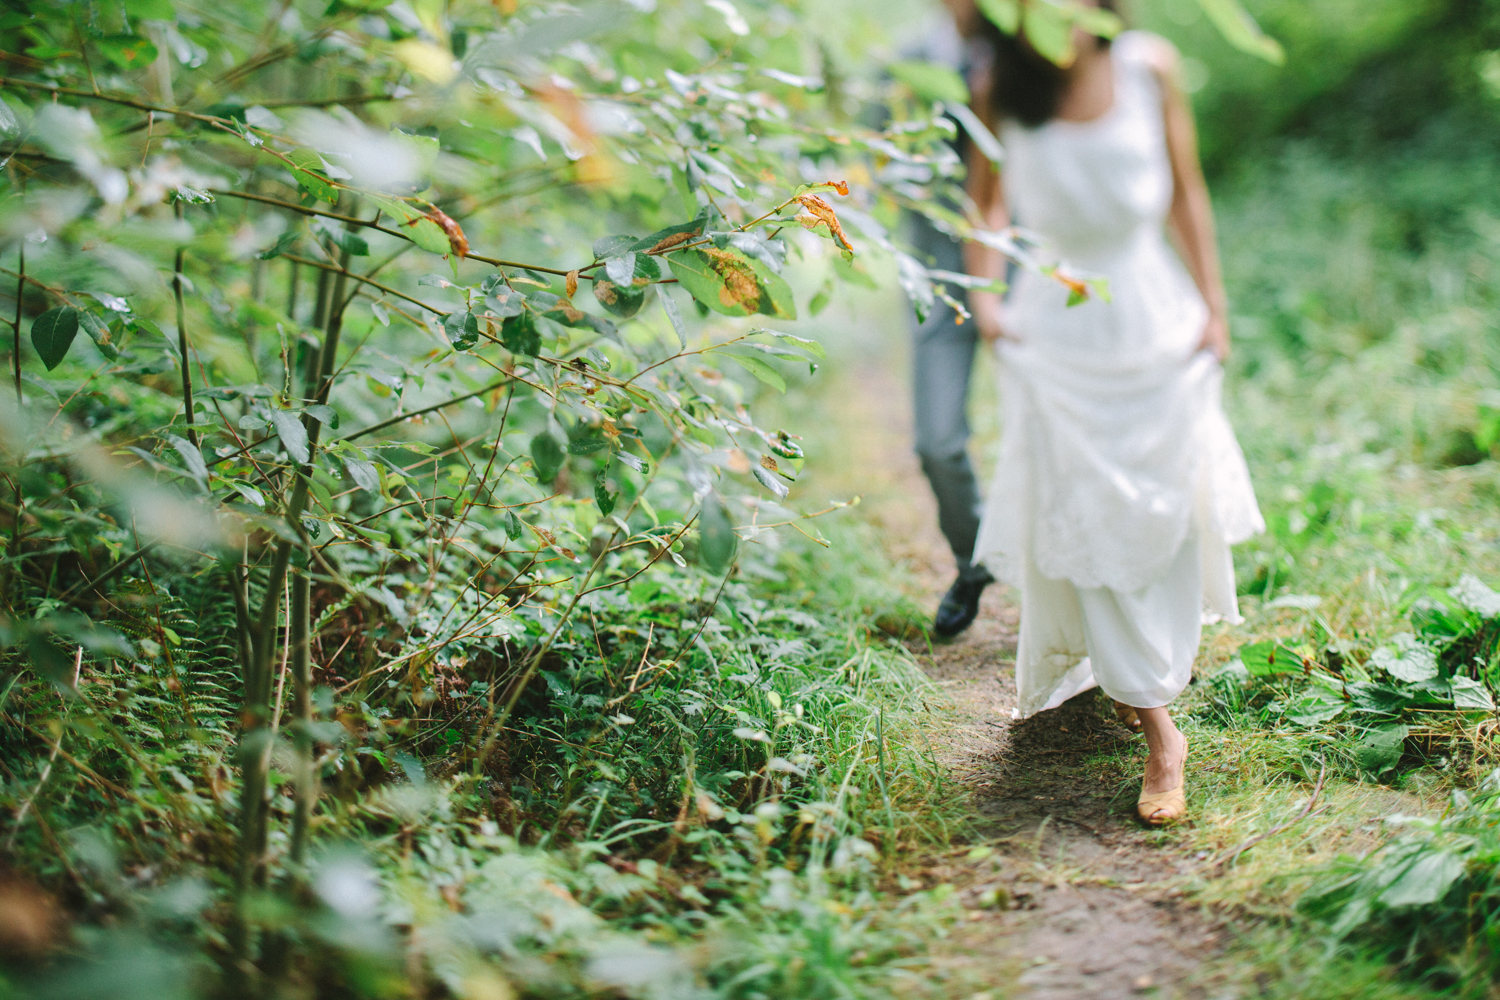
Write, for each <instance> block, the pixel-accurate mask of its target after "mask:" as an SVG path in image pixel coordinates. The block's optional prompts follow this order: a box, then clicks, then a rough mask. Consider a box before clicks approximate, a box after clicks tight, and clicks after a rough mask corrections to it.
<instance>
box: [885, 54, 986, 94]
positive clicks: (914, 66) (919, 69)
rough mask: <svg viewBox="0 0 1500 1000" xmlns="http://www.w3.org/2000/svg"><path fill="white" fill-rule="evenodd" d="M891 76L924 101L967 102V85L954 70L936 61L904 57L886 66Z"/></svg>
mask: <svg viewBox="0 0 1500 1000" xmlns="http://www.w3.org/2000/svg"><path fill="white" fill-rule="evenodd" d="M888 68H889V69H890V73H891V76H893V77H895V78H896V79H897V80H900V81H901V82H902V83H904V84H906V85H907V86H908V87H910V88H911V89H912V92H913V93H914V94H916V95H917V96H918V97H920V98H922V99H923V100H924V101H942V102H943V103H944V104H968V103H969V85H968V84H966V83H964V78H963V77H962V76H960V75H959V74H958V72H957V71H956V70H953V69H950V68H949V67H947V66H942V65H939V64H938V63H930V62H923V61H921V60H917V59H906V60H903V61H901V62H894V63H891V65H890V66H889V67H888Z"/></svg>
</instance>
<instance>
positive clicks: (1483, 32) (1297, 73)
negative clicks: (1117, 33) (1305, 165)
mask: <svg viewBox="0 0 1500 1000" xmlns="http://www.w3.org/2000/svg"><path fill="white" fill-rule="evenodd" d="M1139 7H1140V9H1139V10H1138V11H1137V13H1138V15H1139V20H1140V22H1141V23H1142V24H1143V25H1144V26H1148V27H1150V28H1152V29H1153V30H1156V31H1160V32H1161V33H1163V34H1165V35H1167V36H1168V37H1169V38H1171V39H1173V40H1174V41H1176V42H1177V43H1178V45H1179V46H1180V47H1181V48H1182V49H1183V50H1184V52H1186V53H1188V59H1187V64H1186V66H1185V67H1184V78H1185V84H1186V86H1187V88H1188V89H1189V90H1190V91H1191V92H1192V96H1193V103H1194V105H1195V107H1196V109H1197V111H1198V115H1199V120H1200V123H1201V131H1202V136H1201V141H1202V145H1203V155H1204V160H1205V162H1206V165H1207V166H1208V168H1209V170H1210V171H1211V172H1212V173H1216V174H1223V173H1231V174H1232V173H1234V172H1235V171H1238V170H1244V169H1246V168H1252V169H1253V167H1254V165H1255V164H1257V163H1258V162H1259V157H1261V156H1263V155H1265V154H1266V153H1268V152H1272V151H1274V150H1275V149H1277V148H1278V147H1279V146H1280V145H1281V144H1282V143H1283V142H1284V141H1285V139H1286V138H1288V137H1294V136H1300V137H1304V138H1305V137H1316V140H1317V142H1318V144H1319V146H1320V147H1321V148H1324V149H1329V150H1336V151H1339V152H1344V153H1348V152H1356V151H1363V152H1365V153H1369V152H1370V151H1371V149H1370V147H1372V146H1378V147H1394V148H1396V149H1399V150H1404V151H1405V152H1406V153H1407V154H1408V155H1410V156H1412V157H1413V158H1428V157H1431V156H1432V154H1433V153H1435V152H1437V150H1436V149H1434V148H1433V146H1432V145H1431V144H1432V143H1433V142H1434V140H1435V139H1436V140H1437V141H1438V142H1439V143H1440V144H1442V145H1447V146H1448V147H1450V148H1449V149H1448V150H1446V152H1447V154H1448V155H1452V153H1454V152H1458V151H1465V152H1470V153H1473V154H1476V155H1477V154H1481V153H1483V152H1489V153H1490V155H1493V150H1494V144H1495V138H1494V136H1495V132H1494V124H1495V119H1496V115H1497V112H1500V4H1497V3H1495V2H1494V0H1247V2H1246V3H1245V8H1246V9H1247V10H1248V11H1249V12H1250V13H1251V14H1253V15H1254V17H1255V19H1256V21H1258V22H1259V24H1260V25H1261V27H1262V28H1264V29H1265V31H1266V33H1267V34H1268V35H1269V36H1271V37H1272V38H1275V39H1276V40H1277V41H1278V42H1280V43H1281V45H1282V47H1283V48H1284V49H1285V52H1286V61H1285V63H1284V64H1281V65H1274V64H1269V63H1267V62H1266V61H1265V60H1262V59H1256V58H1253V57H1251V56H1250V55H1247V54H1246V53H1244V52H1239V51H1235V49H1234V47H1232V46H1230V45H1229V44H1227V43H1226V42H1225V41H1224V38H1223V36H1222V34H1221V32H1219V31H1218V30H1217V28H1216V26H1215V25H1214V24H1213V23H1211V20H1210V19H1209V18H1208V17H1206V16H1204V14H1203V12H1202V9H1201V8H1200V7H1199V6H1198V4H1196V3H1193V2H1191V0H1158V2H1149V3H1142V4H1140V5H1139ZM1445 158H1446V157H1445Z"/></svg>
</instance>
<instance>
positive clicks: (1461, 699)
mask: <svg viewBox="0 0 1500 1000" xmlns="http://www.w3.org/2000/svg"><path fill="white" fill-rule="evenodd" d="M1453 707H1454V708H1456V709H1458V710H1459V711H1460V712H1474V711H1480V712H1493V711H1494V710H1495V699H1494V698H1493V697H1491V696H1490V692H1489V689H1488V688H1486V687H1485V686H1484V685H1483V684H1481V683H1479V682H1478V681H1476V680H1473V679H1472V678H1469V677H1455V678H1453Z"/></svg>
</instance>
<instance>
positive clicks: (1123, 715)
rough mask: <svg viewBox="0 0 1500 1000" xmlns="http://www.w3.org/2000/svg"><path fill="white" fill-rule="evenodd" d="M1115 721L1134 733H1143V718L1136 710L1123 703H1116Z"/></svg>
mask: <svg viewBox="0 0 1500 1000" xmlns="http://www.w3.org/2000/svg"><path fill="white" fill-rule="evenodd" d="M1115 719H1117V720H1118V721H1119V723H1120V725H1122V726H1124V727H1125V728H1126V729H1128V730H1130V731H1131V732H1132V733H1138V732H1140V731H1141V717H1140V716H1139V715H1136V714H1135V709H1133V708H1131V707H1130V706H1129V705H1127V704H1125V703H1124V702H1123V701H1117V702H1115Z"/></svg>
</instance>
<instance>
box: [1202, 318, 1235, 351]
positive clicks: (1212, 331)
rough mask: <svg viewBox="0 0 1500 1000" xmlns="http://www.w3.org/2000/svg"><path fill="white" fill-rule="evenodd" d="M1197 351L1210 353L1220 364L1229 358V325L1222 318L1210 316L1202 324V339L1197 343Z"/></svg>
mask: <svg viewBox="0 0 1500 1000" xmlns="http://www.w3.org/2000/svg"><path fill="white" fill-rule="evenodd" d="M1198 350H1200V351H1212V352H1213V355H1214V357H1216V358H1218V359H1219V361H1220V362H1223V361H1224V359H1225V358H1227V357H1229V324H1228V323H1227V322H1226V321H1225V320H1224V317H1223V316H1218V315H1214V316H1210V317H1209V318H1208V322H1207V323H1205V324H1203V339H1202V340H1201V341H1199V342H1198Z"/></svg>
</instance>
